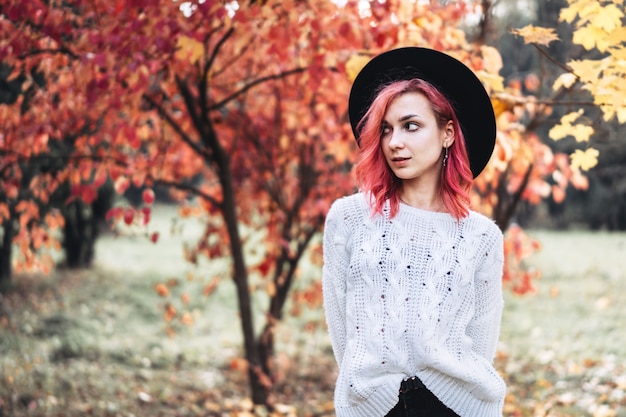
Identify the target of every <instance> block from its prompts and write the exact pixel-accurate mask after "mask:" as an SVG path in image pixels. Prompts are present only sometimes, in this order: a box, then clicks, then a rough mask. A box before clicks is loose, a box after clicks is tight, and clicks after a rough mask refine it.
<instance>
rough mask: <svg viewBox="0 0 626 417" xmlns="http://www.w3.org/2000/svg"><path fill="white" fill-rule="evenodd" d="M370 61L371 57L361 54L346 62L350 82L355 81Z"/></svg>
mask: <svg viewBox="0 0 626 417" xmlns="http://www.w3.org/2000/svg"><path fill="white" fill-rule="evenodd" d="M370 59H371V58H370V57H369V56H366V55H361V54H356V55H352V56H351V57H350V59H348V61H347V62H346V74H347V75H348V79H349V80H350V82H352V81H354V79H355V78H356V76H357V75H359V71H361V69H363V67H364V66H365V64H367V63H368V62H369V60H370Z"/></svg>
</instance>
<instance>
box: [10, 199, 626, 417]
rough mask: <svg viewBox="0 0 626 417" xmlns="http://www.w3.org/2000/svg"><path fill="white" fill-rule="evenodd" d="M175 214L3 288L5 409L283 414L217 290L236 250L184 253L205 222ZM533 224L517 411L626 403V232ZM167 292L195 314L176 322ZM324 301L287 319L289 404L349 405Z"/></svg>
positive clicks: (511, 335) (291, 412)
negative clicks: (533, 289) (260, 390)
mask: <svg viewBox="0 0 626 417" xmlns="http://www.w3.org/2000/svg"><path fill="white" fill-rule="evenodd" d="M164 211H165V213H166V214H167V213H169V212H168V211H167V210H164ZM170 214H171V213H170ZM171 218H173V216H169V215H162V216H161V217H160V220H157V221H155V223H154V224H153V225H152V226H151V227H152V228H153V229H156V230H159V231H160V232H161V239H160V241H159V243H158V244H156V245H152V244H151V243H149V242H148V239H147V238H144V237H139V236H134V237H124V236H121V237H117V238H115V237H113V236H105V237H103V238H102V239H101V240H100V241H99V243H98V247H97V262H96V265H95V266H94V268H93V269H91V270H85V271H63V270H59V271H56V272H55V273H53V274H52V275H50V276H47V277H42V276H37V275H30V276H25V275H21V276H17V277H15V280H14V281H15V282H14V287H13V289H12V290H10V291H9V292H8V293H6V294H4V295H2V296H0V417H5V416H16V417H17V416H54V417H56V416H103V417H104V416H106V417H117V416H120V417H131V416H137V417H139V416H151V417H156V416H251V415H259V416H262V415H267V412H266V411H265V410H262V409H257V410H256V411H255V410H254V408H253V405H252V404H251V402H250V400H249V399H248V389H247V381H246V372H245V364H244V362H243V361H241V360H240V359H239V357H240V335H239V327H238V321H237V315H236V305H235V299H234V297H233V291H232V285H231V283H230V282H229V281H228V280H227V279H225V278H224V279H223V280H222V282H220V284H219V285H218V287H217V289H216V290H215V291H214V292H212V293H211V294H210V295H208V296H204V295H201V293H202V291H203V290H204V289H206V288H207V285H209V286H210V283H211V282H215V281H214V280H215V278H216V277H220V276H222V275H224V271H225V268H226V267H227V263H222V264H219V263H211V264H209V263H200V264H199V265H196V266H192V265H189V264H187V263H186V262H184V261H183V255H182V253H183V251H182V249H181V248H182V244H183V243H184V241H186V240H187V241H188V240H189V239H191V238H193V236H194V231H196V230H197V229H196V228H194V227H193V225H190V224H189V223H187V224H184V225H183V224H181V223H171V222H170V220H171ZM159 221H160V222H161V223H159ZM172 231H173V232H172ZM529 233H530V234H531V235H532V236H533V237H535V238H537V239H539V241H541V243H542V245H543V249H542V250H541V252H539V253H538V254H537V255H535V256H533V257H532V258H531V259H530V260H529V265H531V266H533V267H536V268H538V269H540V270H541V271H542V278H541V279H540V280H538V281H537V293H536V294H534V295H526V296H524V297H519V296H515V295H513V294H511V293H506V294H505V302H506V308H505V312H504V318H503V326H502V335H501V343H500V347H499V353H498V358H497V366H498V370H499V371H500V372H501V373H502V375H503V376H504V378H505V380H506V382H507V385H508V396H507V401H506V407H505V416H532V417H539V416H544V417H548V416H551V417H561V416H593V417H624V416H626V394H625V392H626V343H624V342H625V340H624V333H623V322H624V317H626V314H625V313H626V291H625V290H626V257H625V256H624V254H625V253H626V234H609V233H591V232H547V231H530V232H529ZM301 275H302V276H301V277H300V279H301V281H303V282H305V281H307V280H312V279H315V278H314V277H315V276H316V271H315V269H314V268H311V270H310V271H305V272H303V273H302V274H301ZM159 283H166V284H169V285H168V286H167V289H168V292H169V294H168V295H167V297H162V296H160V295H159V293H158V292H157V291H156V286H157V285H158V284H159ZM174 284H175V285H174ZM182 300H184V301H182ZM257 301H259V302H262V300H260V299H259V300H257ZM167 303H169V304H170V306H171V307H174V308H176V309H177V318H179V317H181V313H182V312H183V310H185V311H187V312H188V313H189V314H188V316H187V317H188V318H189V320H188V322H189V323H190V324H188V325H185V324H183V323H181V322H180V321H177V319H174V320H172V321H170V322H167V321H166V319H165V318H164V312H166V311H168V310H167V308H166V307H167ZM292 307H293V306H292ZM258 311H260V309H259V310H258ZM258 311H257V312H258ZM321 314H322V313H321V309H320V308H317V309H306V308H305V309H304V311H302V312H301V314H300V315H299V316H297V317H290V318H288V319H287V320H286V321H285V322H284V323H283V324H282V325H281V326H280V329H279V331H278V334H277V337H278V348H279V353H278V355H277V359H276V362H277V365H278V369H280V374H279V375H278V381H277V386H276V390H275V392H276V403H277V404H278V406H277V409H276V413H275V415H277V416H278V415H280V416H319V417H322V416H327V417H330V416H333V415H334V413H333V410H332V390H333V384H334V378H335V376H336V373H335V367H334V362H333V359H332V353H331V351H330V348H329V345H328V338H327V335H326V332H325V329H324V328H323V326H322V325H320V319H321V317H322V316H321ZM255 412H256V414H254V413H255Z"/></svg>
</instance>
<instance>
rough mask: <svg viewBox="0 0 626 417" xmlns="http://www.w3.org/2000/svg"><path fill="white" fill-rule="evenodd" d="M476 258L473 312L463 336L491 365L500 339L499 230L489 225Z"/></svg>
mask: <svg viewBox="0 0 626 417" xmlns="http://www.w3.org/2000/svg"><path fill="white" fill-rule="evenodd" d="M484 237H485V238H486V239H485V240H486V242H483V245H481V247H483V248H484V252H482V251H481V253H480V254H479V256H480V257H481V258H482V262H481V263H480V264H479V266H478V270H477V273H476V277H475V291H476V293H475V297H476V298H475V312H474V318H473V319H472V320H471V321H470V323H469V325H468V328H467V333H468V335H469V336H470V337H471V338H472V340H473V344H472V346H473V350H474V351H475V352H476V353H478V354H479V355H481V356H482V357H484V358H485V359H487V360H488V361H489V362H493V360H494V358H495V355H496V349H497V345H498V338H499V336H500V323H501V321H502V311H503V307H504V301H503V297H502V274H503V266H504V241H503V237H502V233H501V232H500V230H499V229H498V228H497V226H495V224H494V225H493V227H492V228H491V230H490V232H489V233H487V234H486V235H485V236H484Z"/></svg>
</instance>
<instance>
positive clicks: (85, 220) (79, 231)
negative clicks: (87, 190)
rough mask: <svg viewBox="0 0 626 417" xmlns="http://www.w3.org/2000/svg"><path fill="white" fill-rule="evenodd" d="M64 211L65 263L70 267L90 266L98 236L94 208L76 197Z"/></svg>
mask: <svg viewBox="0 0 626 417" xmlns="http://www.w3.org/2000/svg"><path fill="white" fill-rule="evenodd" d="M63 211H64V217H65V227H64V237H63V249H64V250H65V265H66V266H67V267H68V268H89V267H91V264H92V262H93V257H94V246H95V244H96V237H97V224H96V219H95V218H94V214H93V210H92V209H91V207H90V206H89V205H87V204H86V203H85V202H84V201H82V200H79V199H75V200H74V201H72V202H71V203H70V204H69V205H68V206H67V207H66V209H65V210H63Z"/></svg>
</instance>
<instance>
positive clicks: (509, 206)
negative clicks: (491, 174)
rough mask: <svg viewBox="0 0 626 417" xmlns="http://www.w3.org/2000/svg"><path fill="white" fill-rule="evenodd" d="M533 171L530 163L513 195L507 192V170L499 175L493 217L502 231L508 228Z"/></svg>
mask: <svg viewBox="0 0 626 417" xmlns="http://www.w3.org/2000/svg"><path fill="white" fill-rule="evenodd" d="M532 171H533V164H530V165H529V166H528V168H527V170H526V173H525V174H524V179H523V180H522V183H521V184H520V186H519V188H518V189H517V190H516V191H515V192H514V193H513V195H511V194H509V192H508V191H507V188H506V186H507V184H508V183H507V176H508V174H509V170H508V169H507V170H506V171H504V172H503V173H502V174H501V175H500V180H499V181H498V188H497V190H496V194H497V196H498V202H497V203H496V206H495V207H494V208H493V218H494V220H495V222H496V224H497V225H498V227H499V228H500V230H502V231H503V232H504V231H505V230H506V229H508V227H509V225H510V224H511V219H512V218H513V215H514V214H515V212H516V210H517V206H519V203H520V202H521V200H522V194H523V193H524V191H525V190H526V187H527V186H528V181H529V180H530V174H531V173H532Z"/></svg>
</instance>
